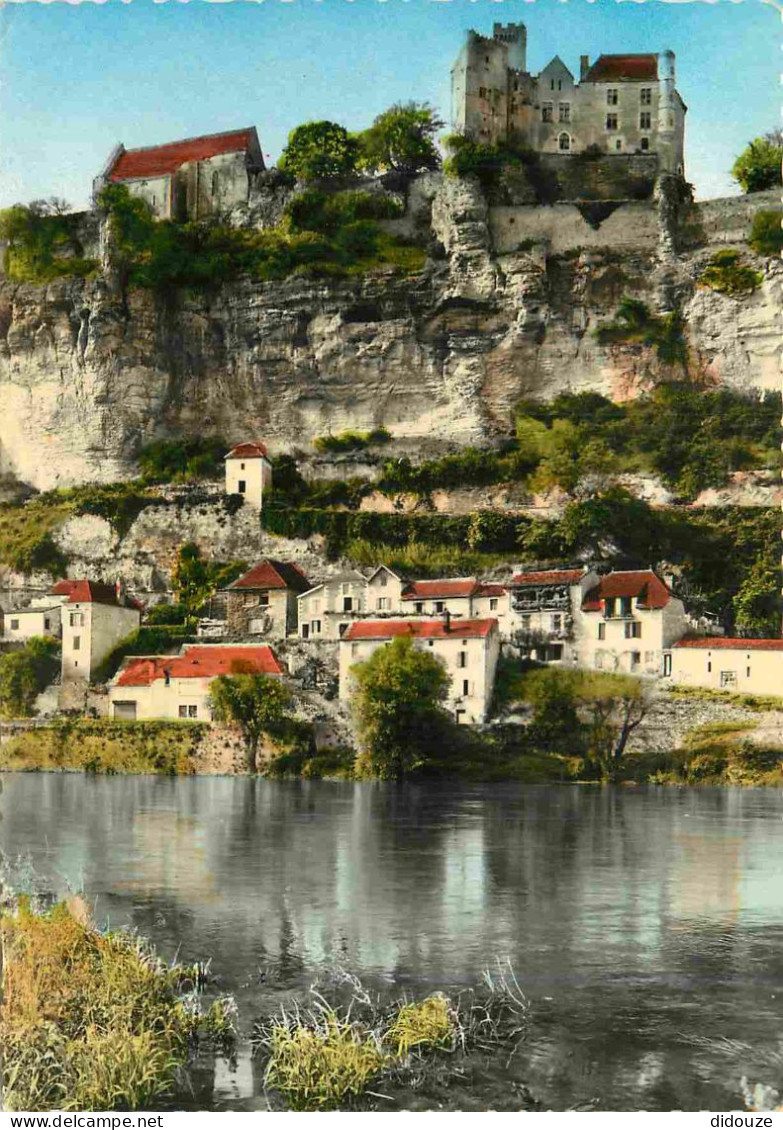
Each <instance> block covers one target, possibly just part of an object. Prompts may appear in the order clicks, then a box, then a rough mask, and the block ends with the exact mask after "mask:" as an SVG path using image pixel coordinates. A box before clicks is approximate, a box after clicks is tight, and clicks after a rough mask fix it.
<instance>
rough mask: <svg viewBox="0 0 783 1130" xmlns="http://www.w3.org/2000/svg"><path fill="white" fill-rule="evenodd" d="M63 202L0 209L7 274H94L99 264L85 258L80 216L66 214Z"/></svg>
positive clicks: (39, 278) (26, 277) (34, 277)
mask: <svg viewBox="0 0 783 1130" xmlns="http://www.w3.org/2000/svg"><path fill="white" fill-rule="evenodd" d="M67 208H68V205H67V204H65V203H64V202H63V201H58V200H56V199H54V198H53V199H52V200H51V201H43V200H37V201H34V202H33V203H32V204H29V205H24V204H15V205H14V206H13V207H12V208H5V209H4V210H3V211H0V239H4V240H6V241H7V244H8V246H7V248H6V256H5V273H6V275H7V277H8V278H9V279H13V280H18V281H19V282H50V281H51V280H52V279H57V278H63V277H65V276H69V275H76V276H78V277H81V278H84V277H85V276H87V275H90V274H93V273H94V272H95V271H96V270H97V268H98V264H97V262H96V260H94V259H86V258H85V257H84V249H83V248H82V245H81V243H80V242H79V238H78V234H77V222H78V217H77V216H75V215H73V214H71V215H68V214H65V212H66V211H67Z"/></svg>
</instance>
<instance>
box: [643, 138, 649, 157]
mask: <svg viewBox="0 0 783 1130" xmlns="http://www.w3.org/2000/svg"><path fill="white" fill-rule="evenodd" d="M641 145H642V152H643V153H646V152H647V150H648V149H649V148H650V139H649V137H643V138H642V141H641Z"/></svg>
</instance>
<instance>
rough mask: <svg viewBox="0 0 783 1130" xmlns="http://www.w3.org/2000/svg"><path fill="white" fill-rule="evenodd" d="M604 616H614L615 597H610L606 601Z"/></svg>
mask: <svg viewBox="0 0 783 1130" xmlns="http://www.w3.org/2000/svg"><path fill="white" fill-rule="evenodd" d="M604 616H608V617H612V616H614V597H613V596H610V597H609V598H608V599H607V600H606V601H604Z"/></svg>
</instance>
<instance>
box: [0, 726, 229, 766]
mask: <svg viewBox="0 0 783 1130" xmlns="http://www.w3.org/2000/svg"><path fill="white" fill-rule="evenodd" d="M207 731H208V726H207V725H206V724H204V723H200V722H192V721H180V720H171V721H167V720H163V719H160V720H158V719H155V720H150V721H139V722H132V721H123V720H119V719H109V718H87V717H71V716H61V717H58V718H55V719H54V720H53V721H52V722H51V723H50V724H48V725H47V726H40V727H36V728H35V729H34V730H26V731H24V732H23V733H20V734H17V735H15V736H14V737H13V738H11V740H10V741H8V742H6V743H5V744H4V745H3V747H2V755H1V756H0V764H1V765H2V766H3V768H6V769H16V770H28V769H37V770H44V771H48V770H52V771H56V770H62V769H77V770H82V771H83V772H85V773H106V774H115V773H160V774H165V775H167V776H189V775H190V774H192V773H195V772H197V768H198V764H199V757H200V749H201V743H202V741H203V739H204V738H205V736H206V734H207Z"/></svg>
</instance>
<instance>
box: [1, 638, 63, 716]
mask: <svg viewBox="0 0 783 1130" xmlns="http://www.w3.org/2000/svg"><path fill="white" fill-rule="evenodd" d="M59 650H60V645H59V643H58V641H57V640H54V639H51V638H49V637H47V636H34V637H33V638H32V639H31V640H29V641H28V643H27V645H26V646H25V647H24V648H22V649H21V650H20V651H9V652H7V653H6V654H4V655H0V717H3V718H29V717H30V716H31V715H32V714H33V713H34V706H35V700H36V697H37V696H38V695H39V694H40V693H41V691H42V690H44V689H45V688H46V687H47V686H48V685H49V683H50V682H51V681H52V679H53V678H54V677H55V675H56V674H57V672H58V670H59V666H60V664H59Z"/></svg>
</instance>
